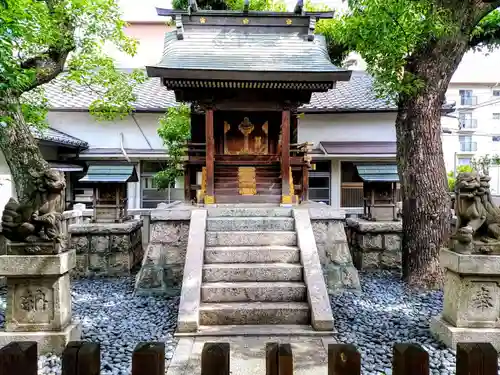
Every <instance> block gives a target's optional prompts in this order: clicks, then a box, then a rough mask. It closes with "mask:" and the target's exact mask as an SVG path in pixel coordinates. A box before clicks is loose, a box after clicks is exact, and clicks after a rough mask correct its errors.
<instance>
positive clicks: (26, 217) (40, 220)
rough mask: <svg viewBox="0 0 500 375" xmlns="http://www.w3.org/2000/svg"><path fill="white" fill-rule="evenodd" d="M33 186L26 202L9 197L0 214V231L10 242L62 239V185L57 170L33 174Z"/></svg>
mask: <svg viewBox="0 0 500 375" xmlns="http://www.w3.org/2000/svg"><path fill="white" fill-rule="evenodd" d="M35 186H36V188H35V189H34V191H33V192H32V193H31V194H30V195H29V198H28V199H27V201H26V202H22V203H18V202H17V201H16V200H15V199H13V198H11V199H10V200H9V202H8V203H7V204H6V205H5V209H4V211H3V214H2V231H3V235H4V236H5V238H7V239H9V240H11V241H13V242H37V241H55V242H57V243H60V242H61V241H62V234H61V221H62V203H63V202H62V192H63V190H64V188H65V187H66V183H65V181H64V177H63V176H62V175H61V173H60V172H58V171H53V170H46V171H45V172H44V173H43V174H42V175H41V176H40V177H36V184H35Z"/></svg>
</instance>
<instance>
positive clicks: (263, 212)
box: [208, 204, 292, 217]
mask: <svg viewBox="0 0 500 375" xmlns="http://www.w3.org/2000/svg"><path fill="white" fill-rule="evenodd" d="M264 216H266V217H270V216H272V217H292V209H291V208H285V207H275V206H272V205H269V204H265V205H262V206H259V207H241V206H240V207H235V206H234V205H229V206H226V207H213V208H212V207H211V208H209V209H208V217H264Z"/></svg>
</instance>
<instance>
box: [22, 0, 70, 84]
mask: <svg viewBox="0 0 500 375" xmlns="http://www.w3.org/2000/svg"><path fill="white" fill-rule="evenodd" d="M44 3H45V4H46V6H47V8H48V10H49V12H50V13H52V14H54V13H55V9H56V8H57V6H59V5H60V4H59V3H61V0H44ZM59 26H60V34H59V35H58V38H57V39H58V40H55V41H54V42H53V43H51V44H52V45H49V46H48V48H47V50H46V51H45V52H44V53H41V54H40V55H38V56H34V57H30V58H28V59H26V60H25V61H23V62H21V68H22V69H34V70H35V78H34V79H33V81H32V82H31V84H29V85H28V86H27V87H25V88H24V90H23V91H25V92H26V91H30V90H32V89H34V88H36V87H38V86H41V85H43V84H45V83H48V82H50V81H51V80H53V79H54V78H56V77H57V75H58V74H60V73H61V72H62V71H63V69H64V65H65V63H66V59H67V58H68V55H69V53H70V52H71V51H73V50H74V49H75V41H74V31H75V27H74V25H73V23H72V20H71V18H70V16H69V15H65V14H62V15H61V19H60V24H59Z"/></svg>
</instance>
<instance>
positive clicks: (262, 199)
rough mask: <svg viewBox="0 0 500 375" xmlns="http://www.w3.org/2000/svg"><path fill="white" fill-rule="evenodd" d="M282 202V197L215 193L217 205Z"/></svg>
mask: <svg viewBox="0 0 500 375" xmlns="http://www.w3.org/2000/svg"><path fill="white" fill-rule="evenodd" d="M280 202H281V194H280V195H272V194H266V195H264V194H261V195H236V194H233V195H218V194H217V191H216V192H215V203H275V204H279V203H280Z"/></svg>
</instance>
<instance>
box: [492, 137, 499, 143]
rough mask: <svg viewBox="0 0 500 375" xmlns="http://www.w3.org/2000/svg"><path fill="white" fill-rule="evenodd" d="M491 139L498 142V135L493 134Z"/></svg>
mask: <svg viewBox="0 0 500 375" xmlns="http://www.w3.org/2000/svg"><path fill="white" fill-rule="evenodd" d="M491 140H492V141H493V142H500V135H494V136H493V137H491Z"/></svg>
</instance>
